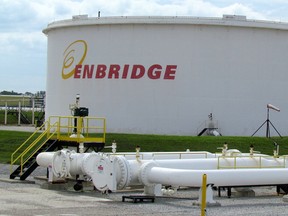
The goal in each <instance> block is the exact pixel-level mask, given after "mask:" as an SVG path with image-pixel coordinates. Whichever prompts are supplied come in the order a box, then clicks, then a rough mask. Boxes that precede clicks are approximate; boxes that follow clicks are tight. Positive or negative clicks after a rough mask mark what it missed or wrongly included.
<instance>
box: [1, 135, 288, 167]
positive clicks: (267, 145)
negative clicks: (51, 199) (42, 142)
mask: <svg viewBox="0 0 288 216" xmlns="http://www.w3.org/2000/svg"><path fill="white" fill-rule="evenodd" d="M30 135H31V133H29V132H15V131H0V163H10V156H11V154H12V153H13V152H14V151H15V150H16V149H17V148H18V147H19V146H20V145H21V144H22V143H23V142H24V141H25V140H26V139H27V138H28V137H29V136H30ZM113 140H115V141H116V143H117V151H118V152H125V151H133V152H134V151H135V147H136V146H140V148H141V151H143V152H145V151H155V152H157V151H186V149H190V151H202V150H203V151H209V152H212V153H214V152H220V151H221V150H219V149H217V147H222V146H223V144H224V143H225V142H227V143H228V147H229V149H239V150H240V151H241V152H249V147H250V145H251V144H253V145H254V150H255V151H260V152H261V153H263V154H268V155H272V154H273V149H274V144H273V140H274V141H276V142H277V143H278V144H279V145H280V154H281V155H286V154H288V145H287V143H288V137H283V138H282V139H281V138H280V137H273V140H272V139H267V138H265V137H211V136H209V137H208V136H203V137H195V136H165V135H139V134H114V133H108V134H106V145H107V146H110V145H111V143H112V142H113ZM106 151H111V149H106Z"/></svg>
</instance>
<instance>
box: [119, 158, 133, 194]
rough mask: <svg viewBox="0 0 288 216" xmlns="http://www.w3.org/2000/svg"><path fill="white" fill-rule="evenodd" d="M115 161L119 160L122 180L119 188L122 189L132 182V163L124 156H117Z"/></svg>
mask: <svg viewBox="0 0 288 216" xmlns="http://www.w3.org/2000/svg"><path fill="white" fill-rule="evenodd" d="M115 162H117V164H118V165H119V168H120V180H119V182H118V184H117V189H119V190H121V189H123V188H125V187H126V186H128V185H129V184H130V181H131V175H130V165H129V163H128V162H127V160H126V158H125V157H123V156H118V157H115Z"/></svg>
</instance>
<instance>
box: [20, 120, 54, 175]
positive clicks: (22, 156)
mask: <svg viewBox="0 0 288 216" xmlns="http://www.w3.org/2000/svg"><path fill="white" fill-rule="evenodd" d="M57 124H58V122H55V123H54V124H53V125H52V127H53V126H57ZM48 131H50V125H48V128H47V130H46V131H45V132H43V133H42V134H41V135H40V136H41V137H40V136H39V137H37V139H36V140H34V142H32V143H31V145H30V146H29V147H28V148H26V150H25V151H24V152H23V153H22V154H21V160H20V161H21V162H20V166H21V172H20V175H22V172H23V166H24V164H25V163H27V161H28V160H29V159H30V158H31V157H32V156H33V155H34V154H35V153H36V152H37V151H38V150H39V149H40V148H41V147H42V146H43V145H45V144H46V143H47V141H49V139H50V138H51V137H52V136H54V134H55V133H56V131H54V132H53V133H52V134H50V135H49V136H47V138H46V139H45V140H44V142H42V144H41V145H39V146H38V148H36V149H35V150H34V151H33V152H32V153H31V154H30V156H28V157H27V158H26V159H25V160H24V156H26V154H27V153H28V152H29V151H30V150H31V149H32V148H33V147H35V146H36V145H37V144H38V143H39V141H40V140H41V139H42V138H43V137H44V136H45V135H46V134H47V132H48Z"/></svg>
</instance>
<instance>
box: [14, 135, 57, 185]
mask: <svg viewBox="0 0 288 216" xmlns="http://www.w3.org/2000/svg"><path fill="white" fill-rule="evenodd" d="M57 147H58V143H57V140H49V141H48V142H46V143H45V144H44V145H43V146H42V147H41V148H40V149H39V150H38V151H36V152H35V153H34V154H33V155H32V156H31V157H30V158H29V159H28V160H27V161H26V163H24V164H23V165H22V166H21V165H19V166H18V167H17V168H16V169H15V170H14V171H13V172H12V173H11V174H10V179H15V178H16V177H19V178H20V180H25V179H26V178H27V177H28V176H29V175H30V174H31V173H32V172H33V171H34V170H35V169H36V168H37V167H38V164H37V162H36V157H37V155H38V154H39V153H41V152H49V151H53V150H55V149H56V148H57Z"/></svg>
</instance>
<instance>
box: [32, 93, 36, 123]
mask: <svg viewBox="0 0 288 216" xmlns="http://www.w3.org/2000/svg"><path fill="white" fill-rule="evenodd" d="M34 121H35V98H34V97H32V125H34V123H35V122H34Z"/></svg>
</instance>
